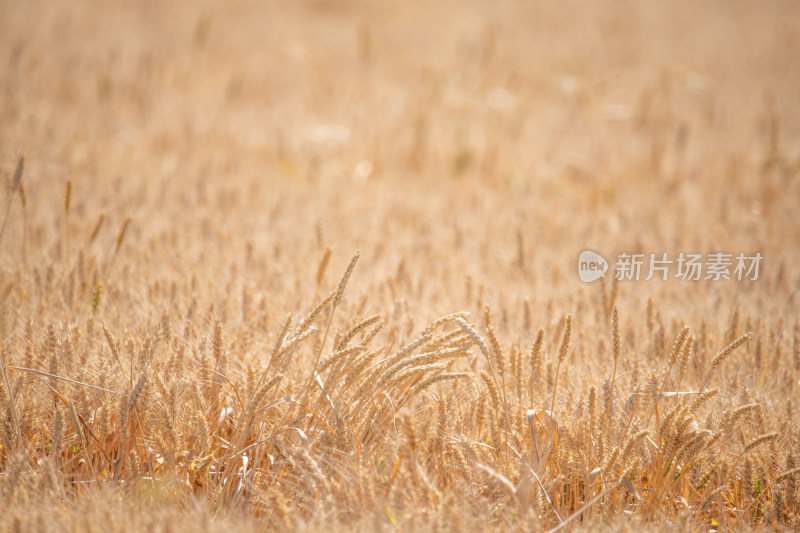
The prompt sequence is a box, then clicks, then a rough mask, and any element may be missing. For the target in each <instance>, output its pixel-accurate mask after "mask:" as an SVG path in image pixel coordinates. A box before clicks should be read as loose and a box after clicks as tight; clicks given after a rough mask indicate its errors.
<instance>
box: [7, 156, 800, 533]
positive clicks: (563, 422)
mask: <svg viewBox="0 0 800 533" xmlns="http://www.w3.org/2000/svg"><path fill="white" fill-rule="evenodd" d="M22 175H23V160H20V162H19V164H18V166H17V170H16V172H15V174H14V176H13V177H12V191H11V192H12V197H13V198H20V199H21V200H22V201H23V203H24V202H25V201H27V200H26V198H25V190H24V180H23V179H22ZM71 196H72V190H71V183H67V187H66V193H65V199H64V205H63V208H64V217H65V218H68V217H69V213H70V209H71V201H72V199H71ZM5 214H6V217H7V216H8V208H7V209H6V213H5ZM4 221H5V220H4ZM23 222H24V221H23ZM129 223H130V218H126V219H125V220H124V221H123V222H122V223H121V226H120V228H119V230H118V232H117V234H116V238H115V239H112V240H110V241H109V242H110V245H109V246H108V248H107V250H106V251H105V252H101V253H98V254H97V255H96V256H92V257H91V258H87V257H85V256H84V253H85V251H84V250H83V249H82V250H81V251H80V252H79V254H78V256H77V257H78V259H77V261H68V262H60V263H59V262H57V263H52V264H50V265H49V266H48V267H47V268H48V271H47V272H45V273H37V274H36V276H44V277H46V278H48V279H49V280H50V281H48V280H47V279H39V278H37V279H36V281H35V283H36V284H37V285H38V286H41V287H46V289H45V290H46V291H51V292H56V293H58V296H57V298H60V299H61V305H63V304H64V302H65V301H82V302H83V304H82V305H83V307H82V309H84V313H83V316H80V317H77V318H76V317H72V318H70V319H69V320H65V321H63V322H61V323H54V322H46V323H42V322H40V321H37V319H36V316H35V315H29V316H27V317H25V316H24V315H22V314H21V313H15V309H19V308H21V307H22V301H23V300H25V298H26V294H25V292H24V288H23V287H22V286H21V281H20V280H21V279H24V278H14V277H13V276H9V275H6V277H5V278H4V281H3V284H4V289H3V290H4V296H3V298H4V305H3V313H4V315H3V318H4V320H3V327H4V330H3V344H2V347H0V353H2V359H0V362H1V365H2V366H1V367H0V370H2V383H1V384H0V399H2V403H0V406H2V412H1V413H0V415H1V417H0V422H1V424H0V428H1V430H0V495H1V496H2V502H3V505H4V507H5V509H6V510H7V512H6V513H5V514H4V518H2V519H0V522H2V523H3V525H4V526H12V527H13V526H16V527H21V526H20V524H23V523H25V524H28V525H29V526H30V525H31V524H39V525H40V526H41V525H42V524H44V523H46V521H47V520H48V517H50V518H51V519H52V516H53V514H52V513H53V512H54V511H53V509H58V508H59V507H60V506H65V505H66V506H69V505H71V503H70V502H80V501H86V500H89V501H106V500H108V501H117V503H116V504H115V505H117V506H119V505H121V504H120V503H119V502H121V501H136V502H145V503H144V505H148V504H147V503H146V502H148V501H149V502H150V504H149V505H155V504H156V503H158V502H163V501H168V502H170V505H172V506H173V507H174V509H175V511H174V512H175V513H178V515H180V513H181V512H183V513H191V512H192V510H193V509H195V508H196V506H198V505H199V506H200V507H202V508H203V509H204V511H202V512H205V513H213V514H216V515H218V516H220V517H224V518H228V519H229V518H230V517H232V516H241V517H242V518H241V520H242V521H245V522H244V523H247V524H250V525H251V526H252V527H255V528H263V527H266V528H268V529H284V528H286V529H289V528H298V527H303V526H305V527H311V528H317V527H321V526H322V525H323V524H327V525H328V526H332V527H348V525H353V524H356V525H360V527H365V528H376V529H381V528H384V527H388V528H394V527H397V528H401V529H406V528H409V527H410V528H413V527H415V526H421V527H426V528H427V527H439V528H442V529H443V530H456V531H457V530H462V529H463V528H481V527H499V528H501V529H506V528H508V527H519V528H523V529H530V528H533V529H542V530H545V529H552V530H558V529H561V528H563V527H567V526H570V527H572V526H575V525H578V524H581V523H583V524H595V525H596V524H598V523H601V524H607V525H608V524H613V523H623V524H624V523H628V524H630V523H631V521H636V522H634V523H637V524H638V526H636V527H645V526H646V525H648V524H650V525H655V526H658V527H662V526H664V525H665V524H668V523H680V524H683V525H682V526H677V527H680V528H681V529H683V528H684V527H688V526H689V525H691V524H694V525H702V526H707V527H713V526H717V525H720V524H727V526H728V527H738V526H743V525H748V524H749V525H754V524H760V523H766V524H772V525H774V526H783V527H797V526H798V525H800V513H798V505H799V504H800V502H799V500H798V499H799V498H800V492H798V477H800V466H798V465H797V456H796V450H797V442H798V441H797V439H798V433H797V428H796V426H795V420H796V416H797V414H796V406H795V405H794V404H793V399H792V398H791V396H789V397H787V398H786V403H785V405H780V404H776V403H774V401H773V402H771V403H768V404H765V403H764V402H763V401H759V400H758V399H756V398H753V397H751V395H750V394H749V392H748V390H747V388H746V387H740V386H737V385H736V384H735V383H734V384H731V383H726V384H724V389H721V388H720V387H721V386H722V383H721V379H720V378H719V376H718V373H719V372H720V369H721V368H723V367H724V366H725V364H726V360H727V359H728V358H729V357H731V356H732V355H734V354H735V353H737V352H741V351H743V350H746V351H749V353H750V355H749V357H755V358H756V361H757V365H758V367H759V368H783V367H788V368H794V369H797V368H798V367H800V331H799V330H798V327H797V326H796V325H795V326H794V330H793V331H794V336H793V339H791V343H792V344H791V350H786V349H784V346H786V345H787V344H786V341H785V340H784V339H783V338H782V330H781V329H780V328H781V327H782V324H780V325H779V327H778V328H775V329H771V328H766V327H765V326H764V325H763V324H761V323H756V322H751V320H750V319H749V318H748V319H747V320H746V323H745V324H742V323H740V322H742V320H741V319H740V317H739V313H738V312H736V313H734V314H733V315H732V317H731V319H730V323H729V327H728V328H727V331H725V332H724V334H723V335H719V336H714V335H712V334H711V333H709V332H708V331H707V329H706V327H705V325H703V327H702V328H700V330H692V329H691V328H689V327H675V328H671V327H668V326H665V325H664V324H663V323H661V319H660V317H659V315H658V313H657V311H656V310H655V309H654V308H655V304H654V302H653V301H650V302H649V303H648V309H647V320H646V326H645V327H646V331H645V334H644V337H645V338H646V339H647V349H648V351H649V352H650V355H649V356H648V357H646V358H642V360H641V361H639V359H640V358H638V357H636V356H634V355H633V354H631V353H630V350H628V349H626V348H624V346H625V345H626V342H624V340H625V336H626V335H625V333H624V332H625V330H626V323H625V317H624V316H621V315H620V313H619V312H618V307H617V305H615V299H616V291H615V290H609V288H608V287H606V286H605V285H604V286H603V295H602V296H603V297H602V298H598V299H597V301H596V303H592V304H591V305H592V306H593V307H596V308H593V309H592V310H591V312H592V313H594V314H596V315H597V316H598V317H600V318H599V320H600V323H602V324H604V327H603V328H602V329H603V331H601V332H599V333H598V335H599V336H600V338H599V339H597V340H598V341H599V342H600V347H599V348H598V351H597V353H598V354H602V355H596V357H604V356H605V357H607V359H608V360H607V362H606V364H607V366H606V369H605V370H604V372H603V375H602V376H596V377H595V378H594V379H591V380H587V379H585V376H584V378H583V379H579V378H578V377H573V376H572V375H571V373H570V369H569V367H570V364H571V363H570V359H571V357H570V352H571V351H573V343H571V340H572V339H573V336H574V335H575V331H576V330H579V328H580V327H581V324H580V323H579V322H576V321H574V320H573V317H572V315H570V314H567V315H566V316H564V317H563V319H562V320H561V321H560V326H559V327H557V328H556V329H555V330H553V331H545V330H544V329H539V330H538V333H537V334H536V335H535V337H534V338H532V339H529V340H528V342H527V343H523V342H517V343H513V344H510V345H509V344H507V343H504V342H503V341H502V340H501V338H500V337H501V336H500V335H499V334H498V329H497V325H496V323H495V319H494V318H493V314H492V310H491V309H490V308H489V307H488V306H484V307H483V313H482V315H481V316H470V314H469V313H466V312H462V313H454V314H450V315H446V316H443V317H441V318H439V319H437V320H435V321H433V322H431V323H430V324H428V325H427V326H425V327H423V328H421V329H420V330H419V331H417V332H416V333H415V334H414V335H411V336H410V337H408V338H404V335H402V334H401V332H402V331H405V330H404V329H403V328H402V327H398V325H394V326H392V325H391V324H387V322H388V319H387V318H386V317H383V316H381V315H380V314H375V315H373V316H367V317H360V316H357V315H355V314H354V313H353V311H354V309H356V308H354V307H353V306H349V307H346V311H347V313H348V314H347V316H341V315H342V313H343V310H345V305H344V304H345V303H346V298H345V296H346V294H347V286H348V283H349V282H350V280H351V278H352V277H354V276H357V275H358V272H357V271H358V269H357V266H358V260H359V257H360V255H359V254H358V253H356V254H355V255H354V256H353V257H352V259H351V260H350V262H349V264H348V265H347V267H346V269H345V271H344V274H343V275H342V276H341V278H340V279H339V281H338V284H336V285H335V286H334V287H333V288H332V290H330V292H328V293H327V294H326V295H325V296H323V297H318V298H317V301H316V303H315V304H314V305H313V306H312V307H311V308H310V309H308V310H306V312H305V313H304V315H303V316H302V317H299V319H298V318H297V317H294V316H292V315H291V314H290V315H289V316H287V317H285V319H284V320H283V326H282V327H281V328H280V330H279V331H274V332H270V333H269V338H270V339H271V346H266V345H265V343H264V342H261V343H259V342H257V341H256V336H255V335H253V334H252V330H254V329H257V328H258V327H259V325H260V324H262V323H263V322H262V321H263V317H261V316H260V315H259V313H258V312H257V310H256V309H254V307H255V306H253V304H252V303H251V302H249V301H248V297H247V296H246V295H243V296H242V302H241V306H242V307H241V316H240V317H237V318H232V317H230V316H225V314H224V313H223V314H222V315H220V314H219V313H216V312H215V311H214V309H213V308H212V309H210V310H209V313H207V314H206V315H205V316H201V314H200V313H198V312H197V310H196V305H195V302H194V300H192V302H191V303H190V305H189V308H188V309H186V310H185V312H184V313H182V314H181V315H180V316H176V315H172V314H170V313H166V312H165V313H164V314H163V316H161V317H160V318H159V319H157V320H155V321H153V322H152V323H151V324H149V325H147V326H145V327H143V328H142V329H141V330H139V331H138V332H137V333H136V334H135V335H134V334H132V333H130V332H128V331H125V330H123V331H119V330H115V329H114V328H113V327H111V326H110V325H108V324H106V323H104V321H103V319H102V317H103V308H104V306H106V305H108V303H107V302H106V300H107V299H111V298H113V295H111V294H108V295H107V294H106V292H105V288H104V283H111V281H105V280H111V279H113V268H114V262H115V258H116V256H117V254H119V253H120V249H121V248H123V247H124V246H125V240H126V231H127V229H128V226H129ZM102 225H103V217H102V216H101V218H100V219H99V221H98V222H97V223H96V224H95V225H94V227H93V228H91V231H90V232H89V234H88V235H69V234H65V235H63V239H62V244H63V245H64V246H69V239H73V240H75V241H80V242H81V243H83V244H81V245H80V246H81V248H83V247H85V246H87V245H88V244H91V243H92V241H93V240H94V239H96V238H97V235H98V233H99V231H100V228H101V226H102ZM22 233H23V234H26V233H27V231H24V232H22ZM0 239H2V236H1V234H0ZM0 245H2V246H5V247H7V248H6V250H8V247H9V243H8V242H3V241H2V240H0ZM30 252H31V251H30V250H28V251H27V253H30ZM331 255H332V252H331V250H330V249H327V250H326V251H325V253H324V254H323V256H322V259H321V260H320V263H319V266H318V268H317V275H316V280H315V285H316V287H317V292H318V293H320V291H321V294H325V291H326V289H324V287H325V286H326V282H325V280H326V272H327V270H328V266H329V263H330V260H331ZM59 265H60V266H59ZM23 269H24V267H21V269H20V270H18V271H17V272H21V271H22V270H23ZM60 269H61V270H60ZM612 289H613V287H612ZM21 291H22V292H21ZM55 297H56V296H53V298H55ZM479 297H480V296H479ZM356 310H357V309H356ZM262 311H263V310H262ZM503 313H505V311H503ZM505 320H506V319H504V321H505ZM525 320H526V321H530V316H529V310H528V307H526V316H525ZM225 321H227V322H228V323H229V324H230V326H227V325H226V323H225ZM387 326H389V327H388V328H387ZM228 327H231V328H232V329H234V330H235V332H236V334H235V341H234V342H231V341H230V340H229V338H230V335H229V334H228V332H227V331H226V329H227V328H228ZM386 329H389V330H390V331H391V332H392V333H391V335H388V336H387V335H386V334H385V331H384V330H386ZM750 330H753V331H757V332H758V333H759V334H758V340H757V343H756V344H755V345H754V343H753V334H752V333H749V332H746V331H750ZM248 331H249V332H250V333H248ZM551 341H552V342H551ZM605 346H609V347H610V348H609V349H608V350H606V348H605ZM584 357H585V356H584ZM768 358H769V359H770V360H769V361H765V360H764V359H768ZM648 363H651V364H652V368H647V367H646V365H647V364H648ZM623 367H624V368H626V369H631V368H633V369H634V370H633V371H631V370H628V371H627V372H626V377H625V379H621V372H620V369H621V368H623ZM795 379H796V377H792V372H791V371H789V374H788V375H787V377H786V380H787V382H792V381H793V380H795ZM689 383H691V384H692V386H689V385H688V384H689ZM723 390H724V392H721V391H723ZM793 390H794V389H793ZM153 502H156V503H153ZM137 505H139V504H137ZM110 508H112V509H116V508H117V507H114V506H111V507H110ZM31 509H38V511H36V512H34V511H32V510H31ZM181 509H183V511H181ZM97 513H98V511H97V510H94V511H92V512H90V513H87V514H86V515H84V516H83V517H80V516H79V517H76V518H73V520H75V521H76V522H75V523H77V524H79V525H78V526H76V527H78V528H82V527H96V526H95V525H92V524H96V522H94V520H96V519H97ZM87 517H92V518H91V519H90V518H87ZM82 519H83V520H89V522H86V523H83V522H81V520H82ZM125 520H129V519H125ZM598 520H599V521H600V522H598ZM125 523H126V524H127V527H129V526H130V523H129V522H125ZM80 524H83V525H80Z"/></svg>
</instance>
